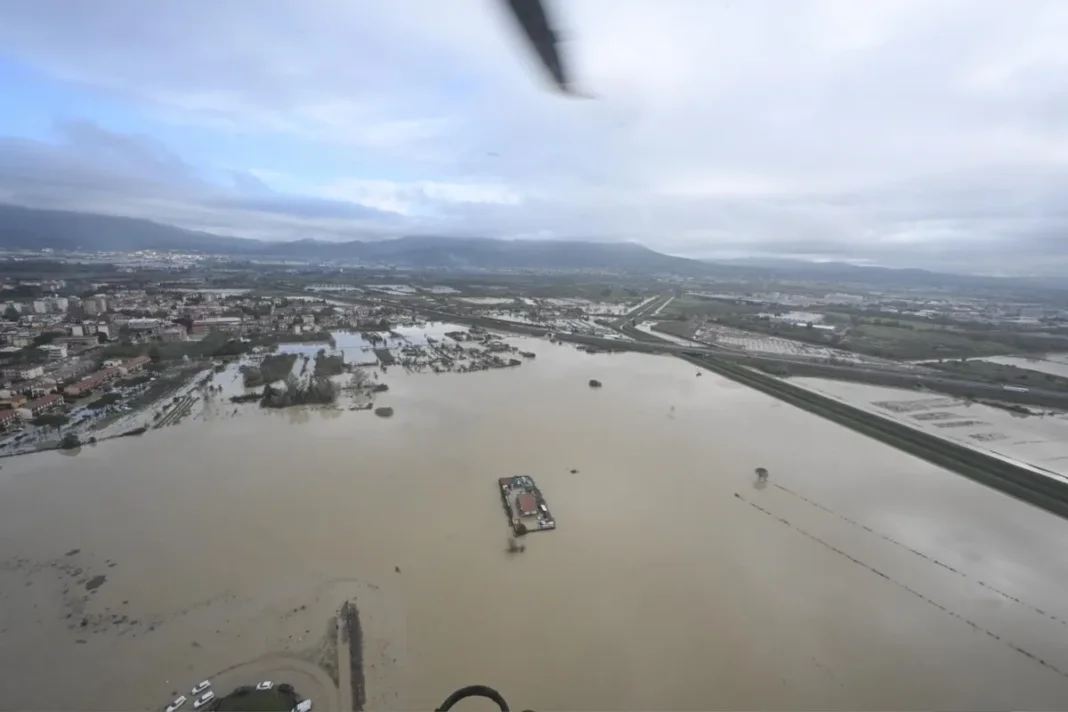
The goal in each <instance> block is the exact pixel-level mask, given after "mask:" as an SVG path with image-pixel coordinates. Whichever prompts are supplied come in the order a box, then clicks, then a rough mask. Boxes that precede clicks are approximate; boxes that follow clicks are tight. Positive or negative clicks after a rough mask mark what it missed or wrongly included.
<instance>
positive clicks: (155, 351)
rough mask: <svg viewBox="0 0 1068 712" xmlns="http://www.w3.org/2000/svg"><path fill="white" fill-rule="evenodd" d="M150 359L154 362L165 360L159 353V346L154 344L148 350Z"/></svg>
mask: <svg viewBox="0 0 1068 712" xmlns="http://www.w3.org/2000/svg"><path fill="white" fill-rule="evenodd" d="M148 357H149V358H150V359H152V361H153V362H155V361H159V360H160V359H161V358H163V355H162V354H161V353H160V351H159V344H152V345H151V346H150V347H149V348H148Z"/></svg>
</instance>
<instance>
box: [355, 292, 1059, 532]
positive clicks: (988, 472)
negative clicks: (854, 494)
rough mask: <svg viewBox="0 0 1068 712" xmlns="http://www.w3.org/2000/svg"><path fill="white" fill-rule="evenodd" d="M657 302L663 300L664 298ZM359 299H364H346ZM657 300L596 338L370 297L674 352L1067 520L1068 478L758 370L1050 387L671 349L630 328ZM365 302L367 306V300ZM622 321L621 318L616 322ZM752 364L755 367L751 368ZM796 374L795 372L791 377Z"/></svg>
mask: <svg viewBox="0 0 1068 712" xmlns="http://www.w3.org/2000/svg"><path fill="white" fill-rule="evenodd" d="M665 299H670V297H667V298H665ZM353 301H358V302H359V303H364V304H367V303H369V302H367V301H364V300H353ZM661 303H662V300H656V301H652V302H649V304H647V305H644V306H642V307H639V309H638V310H635V311H634V312H632V313H631V314H628V315H627V316H626V317H622V318H621V319H617V320H616V323H618V324H619V326H618V327H617V330H618V331H619V332H620V333H621V334H622V335H624V336H627V337H630V339H624V338H620V339H607V338H602V337H596V336H586V335H580V334H569V333H563V332H555V331H552V330H550V329H547V328H545V327H540V326H532V325H527V324H519V323H516V322H509V321H502V320H500V319H490V318H486V317H479V316H469V315H464V314H455V313H452V312H447V311H442V310H439V309H429V308H426V307H425V306H423V305H419V306H411V305H407V304H401V303H397V302H389V303H386V302H378V305H380V306H381V305H386V306H391V307H394V308H398V309H402V310H405V311H410V312H412V313H418V314H423V315H425V316H427V317H430V318H434V319H441V320H443V321H451V322H455V323H460V324H468V325H471V326H480V327H483V328H487V329H495V330H500V331H511V332H516V333H521V334H529V335H532V336H552V337H553V338H555V339H558V340H561V341H569V342H574V343H581V344H586V345H588V346H596V347H600V348H603V349H605V350H627V351H644V352H650V353H665V354H674V355H676V356H677V357H679V358H681V359H683V360H685V361H689V362H690V363H692V364H694V365H695V366H697V367H699V368H705V369H708V370H710V371H713V372H715V373H718V374H720V375H722V376H724V377H726V378H729V379H731V380H733V381H736V382H738V383H741V384H743V385H745V386H748V387H750V388H753V389H755V390H758V391H761V392H763V393H766V394H768V395H770V396H772V397H773V398H777V399H779V400H781V401H784V402H786V403H790V404H792V405H794V406H796V407H798V408H802V409H804V410H807V411H809V412H811V413H814V414H816V415H818V416H820V417H822V418H826V419H828V420H831V421H834V422H836V423H838V424H840V425H843V426H845V427H847V428H850V429H852V430H856V431H857V432H860V433H863V434H864V435H867V436H868V437H871V438H874V439H876V440H879V441H881V442H883V443H886V444H887V445H890V446H892V447H895V448H898V449H900V450H904V451H905V452H908V453H911V454H913V455H915V456H917V457H920V458H923V459H925V460H927V461H929V462H932V463H934V464H936V465H938V466H940V467H944V468H946V469H947V470H950V471H953V472H956V473H958V474H960V475H963V476H965V477H968V478H969V479H972V480H974V481H976V482H979V483H981V484H983V485H986V486H988V487H991V488H993V489H996V490H998V491H1000V492H1004V493H1005V494H1008V495H1011V496H1013V497H1016V498H1017V499H1020V500H1023V501H1025V502H1028V503H1030V504H1033V505H1035V506H1037V507H1041V508H1043V509H1045V510H1047V511H1050V512H1053V513H1055V514H1057V515H1059V516H1062V517H1066V518H1068V483H1066V482H1064V481H1062V480H1058V479H1054V478H1051V477H1048V476H1046V475H1043V474H1041V473H1039V472H1037V471H1035V470H1033V469H1030V468H1027V467H1024V466H1021V465H1017V464H1014V463H1012V462H1009V461H1007V460H1002V459H1000V458H997V457H994V456H992V455H990V454H988V453H985V452H983V451H980V450H977V449H973V448H970V447H966V446H964V445H961V444H958V443H955V442H952V441H949V440H946V439H943V438H940V437H938V436H936V435H933V434H931V433H927V432H924V431H922V430H917V429H915V428H911V427H909V426H907V425H905V424H903V423H898V422H896V421H893V420H890V419H888V418H883V417H881V416H879V415H876V414H874V413H869V412H867V411H864V410H861V409H860V408H856V407H854V406H851V405H849V404H847V403H843V402H842V401H839V400H836V399H834V398H829V397H827V396H825V395H822V394H819V393H816V392H814V391H810V390H807V389H805V388H802V387H800V386H798V385H796V384H793V383H790V382H789V379H783V378H776V377H774V376H772V375H768V374H767V373H763V372H762V371H761V370H760V367H761V366H767V365H768V364H771V365H772V367H779V368H781V367H782V366H783V365H784V364H787V365H788V366H789V368H790V370H791V372H794V371H795V370H797V369H801V370H808V371H811V373H806V374H805V375H820V376H824V377H831V378H835V377H837V378H842V379H846V380H852V381H860V382H862V383H877V384H879V385H891V386H893V385H896V386H898V387H905V388H922V389H925V390H928V391H938V392H941V393H949V394H951V395H959V396H963V397H969V398H990V399H991V400H994V399H996V400H999V401H1012V402H1017V403H1020V402H1022V403H1026V404H1028V405H1041V406H1047V407H1057V408H1068V394H1063V393H1060V392H1056V391H1045V390H1037V391H1036V390H1032V391H1027V392H1019V391H1006V390H1004V389H1002V388H1001V387H1000V386H999V385H996V384H991V383H983V382H977V381H962V380H956V379H952V378H942V377H937V376H928V375H917V373H915V372H912V371H906V370H904V369H903V370H901V371H897V370H889V369H888V370H879V369H874V368H867V367H852V366H838V365H829V364H823V363H804V364H802V363H799V362H797V361H796V360H787V359H784V358H780V357H763V356H754V355H752V354H747V353H740V352H735V351H727V350H726V349H717V348H712V347H708V348H701V347H688V346H679V345H677V344H673V343H671V342H667V341H664V340H661V339H659V337H657V336H654V335H652V334H647V333H645V332H642V331H638V330H637V329H635V328H634V327H633V326H632V325H631V324H628V323H627V322H628V321H630V322H633V321H634V320H635V319H639V318H642V317H643V316H644V315H645V314H649V313H652V312H653V311H655V310H656V309H657V308H659V306H660V304H661ZM372 304H373V303H372ZM620 322H622V323H620ZM751 366H756V367H757V368H751ZM796 375H801V374H799V373H798V374H796Z"/></svg>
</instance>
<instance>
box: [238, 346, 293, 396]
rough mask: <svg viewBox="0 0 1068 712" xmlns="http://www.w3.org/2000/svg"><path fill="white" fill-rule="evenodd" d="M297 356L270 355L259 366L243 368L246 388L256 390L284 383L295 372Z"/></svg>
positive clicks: (242, 373)
mask: <svg viewBox="0 0 1068 712" xmlns="http://www.w3.org/2000/svg"><path fill="white" fill-rule="evenodd" d="M297 358H299V356H298V355H297V354H268V355H267V356H264V358H263V361H261V362H260V363H259V365H257V366H251V365H244V366H241V376H242V380H243V382H244V384H245V388H256V387H257V386H262V385H265V384H268V383H274V382H275V381H284V380H286V378H287V377H289V375H290V374H291V373H292V372H293V364H294V363H296V362H297Z"/></svg>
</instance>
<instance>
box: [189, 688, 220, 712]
mask: <svg viewBox="0 0 1068 712" xmlns="http://www.w3.org/2000/svg"><path fill="white" fill-rule="evenodd" d="M214 699H215V693H214V692H212V691H211V690H208V691H207V692H205V693H204V694H203V695H201V696H200V697H198V698H197V699H196V702H194V703H193V709H195V710H198V709H200V708H201V707H203V706H204V705H206V704H208V703H209V702H211V701H212V700H214Z"/></svg>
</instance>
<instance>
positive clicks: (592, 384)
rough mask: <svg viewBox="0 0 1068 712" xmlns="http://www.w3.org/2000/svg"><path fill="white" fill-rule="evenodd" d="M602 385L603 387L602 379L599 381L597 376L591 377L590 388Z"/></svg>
mask: <svg viewBox="0 0 1068 712" xmlns="http://www.w3.org/2000/svg"><path fill="white" fill-rule="evenodd" d="M600 387H601V382H600V381H598V380H597V379H596V378H591V379H590V388H600Z"/></svg>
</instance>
